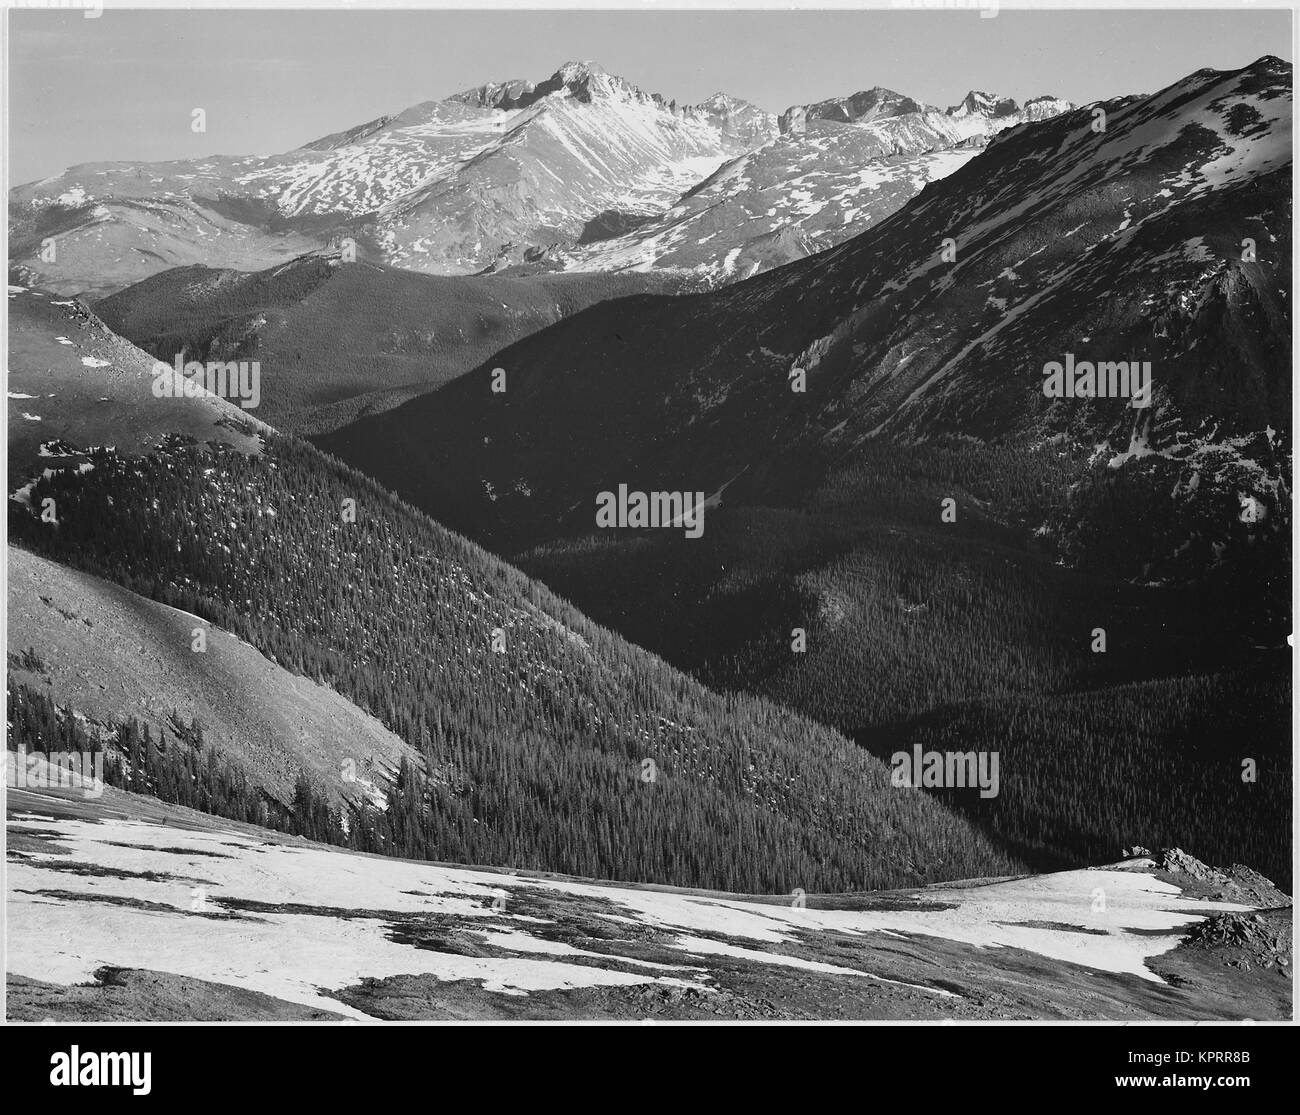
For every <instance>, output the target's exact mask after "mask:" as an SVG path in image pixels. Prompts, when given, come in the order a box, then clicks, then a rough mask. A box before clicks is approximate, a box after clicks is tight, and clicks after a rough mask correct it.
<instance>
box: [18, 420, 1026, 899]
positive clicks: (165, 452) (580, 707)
mask: <svg viewBox="0 0 1300 1115" xmlns="http://www.w3.org/2000/svg"><path fill="white" fill-rule="evenodd" d="M94 463H95V468H94V470H93V471H91V472H89V473H86V474H82V475H81V476H79V477H76V478H72V477H68V476H65V475H58V474H56V475H55V476H52V477H50V478H47V479H45V480H42V481H41V482H40V483H39V484H38V485H37V487H36V489H35V491H34V492H33V494H32V498H33V505H34V506H41V500H42V499H44V498H45V497H47V496H50V497H53V498H54V499H55V501H56V505H57V508H58V524H57V526H55V525H52V524H44V523H41V522H40V521H38V520H37V519H35V518H34V517H33V516H32V515H31V514H30V513H28V512H27V511H26V509H23V508H17V507H16V506H14V505H11V520H10V532H11V537H12V538H13V539H14V540H15V541H17V542H19V543H20V544H23V545H26V546H29V547H31V548H32V549H34V550H36V551H38V552H40V553H43V554H45V555H47V556H49V557H51V558H53V559H55V560H59V561H62V562H65V563H68V564H71V565H75V566H77V567H79V568H83V569H87V570H89V571H92V572H95V573H98V574H100V575H102V576H105V577H107V578H109V579H110V580H113V581H116V582H117V583H119V584H122V585H124V586H126V587H127V588H130V589H132V590H134V591H136V592H139V593H141V594H143V595H146V596H149V597H151V598H153V599H155V600H159V601H162V602H163V603H166V604H170V605H173V606H175V607H178V608H181V609H184V610H186V611H189V612H193V613H195V614H197V615H199V616H202V617H204V618H205V619H207V620H209V621H211V622H213V623H215V624H217V625H219V626H221V627H223V628H225V629H227V630H229V631H231V632H233V633H234V634H236V635H238V636H239V637H240V638H243V639H245V640H247V641H248V642H249V643H251V644H252V645H253V646H255V647H257V648H258V649H259V650H261V652H262V653H263V654H265V655H267V657H268V658H271V659H272V660H273V661H276V662H278V663H279V664H281V665H282V666H284V667H285V668H287V669H289V670H291V671H292V672H295V673H298V674H300V675H303V676H306V677H310V678H313V679H315V680H318V681H320V682H322V683H324V684H326V685H329V686H331V687H333V688H335V689H336V690H338V691H339V692H340V693H341V694H343V695H344V696H345V697H347V698H349V699H350V700H352V701H354V702H355V703H356V704H358V705H359V706H360V707H362V708H364V709H366V710H367V711H369V712H371V713H373V714H374V715H375V716H376V717H377V718H378V719H380V720H381V721H382V722H383V723H384V724H385V725H387V726H388V727H389V728H391V729H392V730H393V731H394V732H396V733H397V734H398V735H400V736H401V737H402V738H403V739H404V740H406V741H407V742H408V743H410V744H411V745H412V746H414V747H415V748H416V749H417V750H418V751H419V752H420V754H421V755H422V757H423V759H424V764H423V769H422V770H419V771H416V770H408V771H406V772H405V773H404V774H403V776H402V778H401V779H400V780H399V781H400V785H399V786H398V787H397V792H396V793H395V795H394V800H393V801H391V802H390V809H389V826H390V830H391V831H390V833H389V835H388V842H387V843H386V846H385V848H384V850H386V851H393V852H396V853H399V854H403V855H413V856H421V857H428V858H435V859H439V860H447V861H453V862H480V863H493V864H508V865H511V866H516V867H521V868H537V869H544V870H553V871H562V872H568V873H573V874H578V875H589V876H597V877H608V878H614V879H624V880H644V881H653V882H663V883H671V884H677V885H688V886H703V887H714V888H720V889H729V890H740V891H770V892H789V891H791V890H793V889H795V888H796V887H800V888H803V889H804V890H806V891H810V892H812V891H818V890H824V891H836V890H851V889H863V888H875V887H890V886H903V885H911V884H915V883H919V882H925V881H931V880H937V879H941V878H953V877H958V876H963V875H964V876H974V875H983V874H998V873H1006V872H1008V871H1014V870H1016V869H1017V867H1018V864H1017V862H1016V861H1015V860H1014V859H1012V858H1010V857H1008V856H1006V855H1004V854H1003V853H1002V852H1001V851H1000V850H998V849H997V848H996V847H995V845H994V844H993V843H992V842H990V841H989V840H988V839H987V838H986V837H984V836H983V835H982V834H980V833H979V832H978V831H976V830H975V829H974V828H973V827H972V826H971V825H970V824H968V823H967V822H966V821H964V820H963V819H961V818H959V817H957V816H955V815H953V814H952V813H950V812H949V811H948V810H947V809H946V808H944V807H943V806H940V805H937V804H935V803H934V802H932V801H929V800H928V799H926V798H925V797H924V796H922V795H916V794H911V793H906V792H899V791H897V790H895V789H893V788H892V787H890V786H889V784H888V778H887V772H886V770H885V768H884V767H883V766H881V765H880V764H879V763H877V762H875V761H874V760H873V759H871V758H870V757H869V756H867V755H866V754H865V753H864V752H863V751H862V750H861V749H860V748H857V747H856V746H855V745H853V744H852V743H851V742H849V741H848V740H846V739H845V738H843V737H842V736H839V735H837V734H835V733H834V732H831V731H828V730H827V729H825V728H823V727H821V726H819V725H817V724H814V723H813V722H811V721H809V720H807V719H805V718H803V717H801V716H799V715H796V714H792V713H790V712H788V711H786V710H783V709H780V708H777V707H776V706H774V705H772V704H770V703H768V702H766V701H764V700H761V699H756V698H753V697H747V696H730V697H724V696H718V695H716V694H714V693H711V692H710V691H708V690H707V689H705V688H703V687H702V686H701V685H700V684H698V683H697V682H695V681H693V680H691V679H690V678H688V677H687V676H686V675H684V674H682V673H680V672H678V671H677V670H675V669H673V668H671V667H669V666H668V665H667V664H665V663H664V662H663V661H661V660H659V659H657V658H655V657H653V656H652V655H650V654H647V653H645V652H644V651H642V650H640V649H639V648H637V647H634V646H631V645H629V644H628V643H626V642H624V641H623V640H622V639H621V638H618V637H617V636H614V635H612V634H611V633H609V632H608V631H606V630H604V629H602V628H599V627H597V626H596V625H594V624H592V623H591V622H590V621H588V620H587V619H586V618H585V617H584V616H583V615H581V614H580V613H579V612H577V611H576V610H575V609H574V608H572V607H571V606H569V605H568V604H566V603H564V602H563V601H562V600H560V599H558V598H556V597H554V596H553V595H552V594H551V593H550V592H549V591H547V590H546V589H545V588H544V587H543V586H541V585H539V584H537V583H535V582H532V581H529V580H528V579H527V578H526V577H525V576H523V575H522V574H521V573H519V572H518V570H515V569H513V568H511V567H510V566H507V565H505V564H504V563H502V562H500V561H498V560H496V559H494V558H492V557H491V556H490V555H488V554H486V553H484V552H483V551H481V550H479V549H478V548H477V547H475V546H473V545H471V544H470V543H468V542H466V541H465V540H463V539H461V538H459V537H458V536H456V535H453V534H451V533H450V532H448V531H446V530H444V529H442V528H441V527H439V526H437V525H436V524H434V523H433V522H432V521H430V520H429V519H427V518H426V517H424V516H423V515H421V514H418V513H416V512H414V511H412V510H411V509H409V508H408V507H406V506H405V505H403V504H401V503H400V502H398V501H397V500H396V499H395V498H394V497H392V496H391V495H389V494H388V493H386V492H384V491H383V490H382V489H381V488H379V487H378V486H377V485H375V484H374V483H372V482H370V481H368V480H366V479H365V478H364V477H362V476H360V475H359V474H356V473H354V472H351V471H350V470H348V469H346V468H345V467H344V466H342V465H340V464H338V463H337V462H334V461H332V460H330V459H328V458H326V457H324V456H323V455H322V454H320V453H319V452H317V451H316V450H314V449H312V448H311V447H309V446H306V445H304V444H303V443H301V442H297V441H295V440H291V439H282V438H278V437H277V438H272V439H271V440H270V443H269V445H268V447H267V451H266V452H265V453H264V454H263V455H262V456H259V457H248V456H243V455H240V454H238V453H236V452H233V451H230V450H226V449H220V448H218V449H212V450H204V449H199V448H197V447H195V446H192V445H184V444H180V443H172V444H169V445H166V446H163V447H160V449H159V451H158V453H157V454H156V455H155V456H152V457H149V458H144V459H133V460H122V459H119V458H117V457H115V456H114V455H112V454H99V455H97V456H96V458H95V462H94ZM347 500H355V512H356V514H355V521H352V518H351V516H350V514H349V512H348V508H349V506H350V505H349V504H347V503H345V501H347Z"/></svg>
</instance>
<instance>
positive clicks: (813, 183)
mask: <svg viewBox="0 0 1300 1115" xmlns="http://www.w3.org/2000/svg"><path fill="white" fill-rule="evenodd" d="M1073 107H1074V106H1073V105H1071V104H1070V103H1069V102H1068V101H1062V100H1059V99H1057V98H1054V97H1040V98H1037V99H1035V100H1033V101H1030V102H1028V103H1027V104H1026V105H1024V106H1023V107H1022V106H1020V105H1018V104H1017V103H1016V102H1015V101H1013V100H1010V99H1005V98H997V97H993V96H991V95H989V94H986V93H975V92H972V93H970V94H968V95H967V97H966V98H965V100H964V101H963V102H962V103H961V104H960V105H957V106H954V107H953V108H950V109H948V110H947V111H946V112H941V111H940V110H939V109H936V108H932V107H930V106H928V105H924V104H921V103H920V102H918V101H915V100H913V99H912V98H910V97H906V96H903V95H902V94H900V93H895V92H893V91H892V90H889V89H884V88H881V87H879V86H877V87H875V88H873V89H869V90H866V91H865V92H860V93H854V94H853V95H852V96H849V97H841V98H837V99H834V100H828V101H821V102H819V103H817V104H812V105H796V106H794V107H792V108H789V109H787V110H786V111H785V112H784V113H782V114H781V116H780V118H779V120H778V126H779V130H780V134H779V135H778V136H776V137H775V138H773V139H771V140H769V141H768V142H766V143H764V144H763V145H762V146H761V147H759V148H757V149H756V150H753V151H750V152H747V153H746V154H744V155H742V156H741V157H740V158H738V159H735V160H732V161H731V162H729V163H727V164H726V165H725V166H723V167H722V168H720V169H719V170H718V171H716V172H715V173H714V174H713V175H711V176H710V177H708V178H706V179H705V180H704V181H703V182H701V183H700V184H699V185H698V186H696V187H695V188H694V189H692V190H691V191H689V192H688V193H687V194H685V195H684V196H683V197H682V198H681V199H680V200H679V201H678V202H677V204H675V205H674V206H672V208H670V209H669V210H668V211H667V212H665V213H663V214H662V215H660V216H658V217H655V218H652V219H650V220H647V221H645V222H638V224H637V225H636V227H634V228H632V229H630V230H628V231H626V232H624V233H623V234H621V235H616V236H613V237H610V238H608V239H602V240H601V241H600V242H598V243H594V244H590V245H586V246H580V247H579V248H578V249H577V250H576V251H572V252H565V253H562V254H561V256H560V264H559V265H560V266H564V267H567V268H570V269H578V270H602V271H612V270H622V269H638V270H641V269H651V268H669V269H684V270H688V271H690V272H692V273H693V274H695V275H696V276H698V277H700V278H702V279H705V280H707V281H709V282H712V283H714V284H722V283H725V282H729V281H734V280H735V279H740V278H748V277H750V276H753V275H756V274H758V273H759V272H760V271H765V270H767V269H768V268H770V267H773V266H778V265H780V264H783V263H788V262H790V261H792V260H795V259H802V258H803V257H805V256H809V255H813V254H815V253H817V252H820V251H824V250H825V249H827V248H830V247H833V246H834V245H836V244H839V243H841V242H843V241H845V240H848V239H850V238H851V237H853V236H856V235H858V234H859V233H861V232H864V231H865V230H866V229H868V228H870V227H871V226H872V225H874V224H876V223H877V222H878V221H881V220H883V219H884V218H885V217H887V216H889V215H890V214H891V213H894V212H896V211H897V210H898V209H900V208H901V207H902V206H903V204H904V203H906V202H907V201H909V200H910V199H911V198H912V197H914V196H915V195H916V194H917V193H919V192H920V191H921V189H923V188H924V186H925V185H926V183H928V182H931V181H934V180H935V179H938V178H942V177H945V176H946V175H948V174H951V173H952V172H953V171H955V170H956V169H957V168H958V167H960V166H963V165H964V164H965V163H967V162H968V161H969V160H970V159H972V158H974V156H975V155H976V154H977V153H978V152H979V150H980V149H981V148H982V147H983V146H984V144H985V143H987V142H988V140H989V138H990V137H992V136H994V135H996V134H997V133H998V132H1000V131H1002V130H1004V129H1006V128H1011V127H1015V126H1016V125H1018V124H1023V123H1026V122H1028V121H1034V120H1043V119H1048V118H1050V117H1051V116H1056V115H1060V114H1061V113H1063V112H1068V111H1070V110H1071V109H1072V108H1073Z"/></svg>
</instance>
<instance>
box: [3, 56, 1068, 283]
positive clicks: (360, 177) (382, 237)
mask: <svg viewBox="0 0 1300 1115" xmlns="http://www.w3.org/2000/svg"><path fill="white" fill-rule="evenodd" d="M1068 107H1070V106H1069V105H1068V104H1066V103H1065V102H1059V101H1055V100H1052V99H1050V98H1042V99H1040V100H1038V101H1035V102H1030V104H1029V105H1026V106H1024V108H1023V109H1022V108H1020V107H1019V106H1016V105H1015V102H1013V101H1005V100H999V99H997V98H990V97H988V95H985V94H976V93H972V94H970V96H968V97H967V99H966V101H965V102H963V104H962V105H959V106H957V107H955V108H952V109H949V110H948V111H947V112H946V113H945V112H940V111H939V110H937V109H934V108H931V107H929V106H926V105H923V104H921V103H920V102H917V101H915V100H912V99H911V98H908V97H904V96H902V95H900V94H897V93H893V92H891V91H889V90H885V89H880V88H876V89H871V90H868V91H866V92H862V93H856V94H853V95H852V96H850V97H846V98H842V99H839V100H835V101H826V102H822V103H820V104H816V105H807V106H801V107H798V108H792V109H790V110H788V111H787V112H786V113H785V114H783V115H782V117H781V118H780V120H779V121H778V120H777V119H775V118H774V117H773V116H772V115H771V114H770V113H767V112H764V111H762V110H761V109H759V108H757V107H755V106H754V105H752V104H750V103H748V102H746V101H743V100H739V99H737V98H735V97H730V96H728V95H726V94H724V93H717V94H715V95H714V96H712V97H710V98H709V99H708V100H706V101H703V102H701V103H700V104H697V105H685V104H678V102H676V101H675V100H667V99H665V98H664V97H663V96H661V95H659V94H657V93H646V92H643V91H642V90H640V89H638V88H637V87H636V86H634V85H633V84H632V83H630V82H628V81H626V80H625V79H623V78H621V77H617V76H615V75H612V74H609V73H607V72H606V71H604V70H603V69H601V67H599V66H598V65H596V64H595V63H592V62H574V63H568V64H566V65H564V66H562V67H561V68H560V69H559V70H557V71H556V72H555V73H554V74H552V75H551V76H550V77H549V78H547V79H546V80H545V81H542V82H540V83H537V84H534V83H532V82H529V81H523V80H512V81H506V82H499V83H492V84H487V85H482V86H479V87H477V88H474V89H469V90H465V91H464V92H461V93H457V94H454V95H453V96H450V97H448V98H446V99H444V100H437V101H427V102H424V103H422V104H418V105H414V106H411V107H410V108H407V109H405V110H404V111H402V112H399V113H396V114H392V115H385V116H381V117H378V118H377V119H375V120H371V121H368V122H366V123H364V124H360V125H357V126H355V127H352V128H348V129H345V130H344V131H341V132H336V133H333V134H331V135H328V136H323V137H321V138H319V139H316V140H313V141H312V142H310V143H307V144H304V145H303V146H302V147H301V148H298V149H297V150H294V151H290V152H287V153H285V154H281V155H274V156H250V157H246V158H238V157H229V156H212V157H209V158H203V159H195V160H188V161H179V162H172V163H157V164H128V163H95V164H85V165H81V166H76V167H72V168H70V169H69V170H68V171H66V172H65V173H63V174H61V175H57V176H54V177H52V178H48V179H44V180H42V181H39V182H33V183H28V184H26V185H23V186H19V187H16V188H15V189H13V190H12V191H11V192H10V222H11V228H12V230H13V231H12V236H11V258H12V259H13V260H14V261H15V262H18V263H21V264H24V265H26V266H29V267H31V268H32V269H33V271H34V272H35V274H36V275H37V277H38V279H39V281H41V282H42V283H43V284H44V285H45V286H47V287H48V288H49V289H51V290H54V291H57V292H59V293H63V294H85V295H88V296H94V297H98V296H103V295H107V294H111V293H115V292H116V291H118V290H120V289H122V288H124V287H126V286H128V285H130V284H132V283H134V282H138V281H140V280H141V279H144V278H146V277H148V276H150V275H152V274H154V273H156V272H158V271H160V270H164V269H166V268H168V267H172V266H185V265H189V264H195V263H201V264H203V265H205V266H210V267H212V266H216V267H229V268H235V269H239V270H246V271H255V270H260V269H263V268H267V267H274V266H277V265H279V264H281V263H284V262H287V261H288V260H290V259H293V258H295V257H297V256H300V255H302V254H304V253H307V252H311V251H316V250H321V249H339V248H344V249H346V250H348V251H349V252H350V253H351V254H353V255H355V256H356V257H357V258H361V259H365V260H369V261H371V262H376V263H384V264H389V265H393V266H398V267H402V268H406V269H410V270H415V271H422V272H426V273H431V274H444V275H461V274H468V273H474V272H479V271H483V270H485V269H487V270H492V271H503V270H505V271H510V272H511V273H518V274H528V273H532V272H534V271H537V270H566V269H576V270H584V271H590V270H597V271H610V270H643V269H649V268H655V269H675V270H683V271H688V272H690V273H692V275H693V276H694V277H696V278H698V279H700V280H703V281H707V282H710V283H720V282H725V281H729V280H732V279H735V278H740V277H744V276H747V275H752V274H755V273H757V272H758V271H760V270H765V269H766V268H768V267H770V266H774V265H777V264H780V263H784V262H787V261H789V260H791V259H796V258H801V257H802V256H804V255H808V254H810V253H812V252H815V251H819V250H822V249H824V248H826V247H829V246H831V245H833V244H835V243H838V242H840V241H841V240H843V239H846V238H848V237H849V236H852V235H854V234H856V233H858V232H861V231H863V230H864V229H866V228H867V227H869V226H870V225H871V224H872V223H874V222H875V221H877V220H879V219H881V218H882V217H883V216H886V215H888V214H889V213H891V212H893V211H894V210H896V209H897V208H898V207H899V206H900V205H901V204H902V203H903V202H904V201H906V200H907V199H908V198H910V197H911V196H913V195H914V194H915V193H916V191H917V190H919V189H920V188H921V187H922V186H923V185H924V184H925V183H926V182H928V181H931V180H932V179H934V178H936V177H940V176H942V175H943V174H947V173H951V172H952V171H953V170H954V169H956V167H957V166H960V165H961V164H962V162H964V161H965V160H966V159H968V158H970V157H971V156H972V155H973V154H974V149H975V147H977V146H978V145H980V144H982V143H983V142H984V141H985V140H986V139H987V138H988V136H990V135H992V134H994V133H996V132H997V131H998V130H1000V129H1002V128H1006V127H1010V126H1014V125H1015V124H1017V123H1021V122H1023V121H1025V120H1030V119H1041V118H1044V117H1045V116H1047V115H1051V114H1054V113H1056V112H1060V111H1064V110H1065V109H1067V108H1068Z"/></svg>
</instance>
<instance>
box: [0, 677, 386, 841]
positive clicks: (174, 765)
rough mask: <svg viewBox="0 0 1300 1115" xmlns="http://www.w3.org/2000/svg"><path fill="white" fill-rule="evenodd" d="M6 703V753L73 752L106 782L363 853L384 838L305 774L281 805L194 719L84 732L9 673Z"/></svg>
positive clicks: (69, 716)
mask: <svg viewBox="0 0 1300 1115" xmlns="http://www.w3.org/2000/svg"><path fill="white" fill-rule="evenodd" d="M6 708H7V717H8V724H9V731H8V735H7V736H6V746H7V748H8V750H10V751H15V752H16V751H17V750H18V749H19V748H20V747H21V748H26V750H27V752H28V754H31V753H32V752H40V753H41V754H43V755H56V754H59V753H62V752H78V753H80V754H82V755H86V756H89V757H90V758H91V762H92V763H97V762H102V763H103V780H104V785H106V786H113V787H115V788H117V789H119V790H129V791H131V792H132V793H136V794H146V795H148V796H150V797H154V798H157V799H158V800H159V801H164V802H167V803H169V804H172V805H183V806H185V807H187V808H189V809H197V810H199V811H200V812H203V813H211V814H213V815H214V816H217V817H226V818H228V819H230V820H234V821H243V822H246V823H248V824H252V825H259V826H260V827H262V828H269V829H276V830H278V831H280V832H287V833H291V834H293V835H296V836H305V837H308V838H310V839H312V840H321V841H325V842H327V843H331V844H340V845H345V846H349V847H354V848H358V849H360V850H362V851H378V850H380V845H381V844H382V842H383V839H384V832H383V829H382V826H379V825H374V824H368V823H367V822H368V821H371V820H373V818H370V817H368V816H366V815H365V814H358V815H357V817H356V818H349V819H346V820H345V819H344V817H343V816H342V815H341V814H340V813H339V811H338V810H336V809H334V808H333V807H331V806H330V804H329V801H328V799H326V798H325V797H324V796H323V795H321V794H319V793H317V792H316V791H315V789H314V788H313V787H312V785H311V783H310V782H309V781H308V780H307V779H306V778H303V777H300V778H299V779H298V784H297V786H296V787H295V791H294V798H293V804H292V806H291V808H289V809H285V807H284V806H282V805H281V804H280V803H279V802H277V801H276V800H275V799H274V798H272V797H270V796H269V795H268V794H266V793H265V792H263V791H262V790H260V789H259V788H258V787H256V786H255V785H253V784H252V783H251V782H249V780H248V778H247V777H245V775H244V774H243V772H242V771H240V770H239V769H238V768H237V767H235V766H233V765H232V764H231V763H230V762H228V761H227V760H226V759H225V758H223V757H222V756H221V755H219V754H218V753H217V752H216V751H215V750H213V749H212V748H210V747H205V745H204V741H203V728H202V725H201V724H199V723H198V722H197V721H194V722H192V723H190V724H188V725H180V726H179V728H178V730H177V738H176V739H173V740H170V741H169V740H167V739H166V738H165V737H164V736H163V734H161V733H160V734H158V735H155V734H154V731H153V729H152V728H151V727H150V725H149V723H148V722H147V721H146V722H144V723H141V722H140V721H139V720H136V719H135V718H132V719H130V720H127V721H125V722H123V723H119V724H107V725H101V726H100V727H99V730H97V731H94V732H91V731H89V730H87V728H86V727H85V726H84V725H83V724H82V722H80V721H79V720H78V719H77V718H76V717H75V716H73V715H72V714H71V713H69V712H68V711H66V710H63V709H60V708H59V707H58V706H57V705H55V703H54V701H53V700H52V699H51V698H50V696H49V695H48V694H46V693H42V692H40V691H39V690H36V689H33V688H32V687H30V686H27V685H22V684H20V683H16V682H15V681H14V680H13V679H12V678H10V679H9V683H8V689H7V694H6ZM96 757H98V759H97V758H96ZM56 777H57V772H56ZM358 822H359V823H358Z"/></svg>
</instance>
